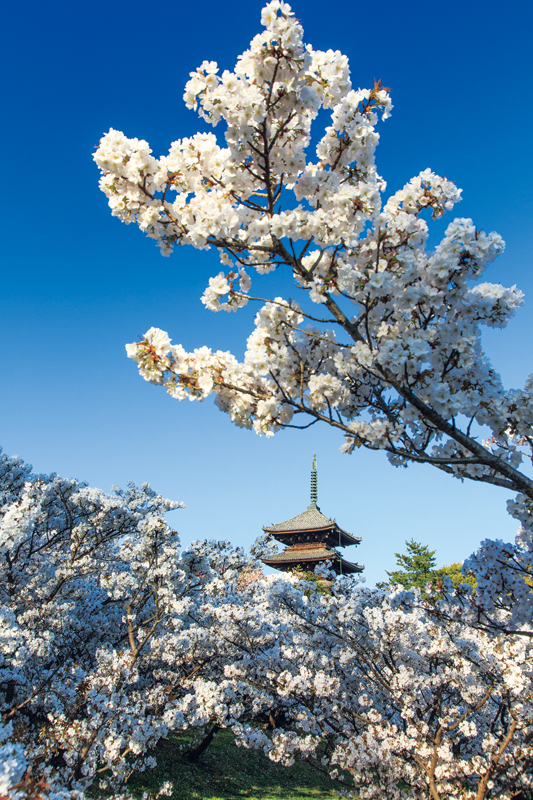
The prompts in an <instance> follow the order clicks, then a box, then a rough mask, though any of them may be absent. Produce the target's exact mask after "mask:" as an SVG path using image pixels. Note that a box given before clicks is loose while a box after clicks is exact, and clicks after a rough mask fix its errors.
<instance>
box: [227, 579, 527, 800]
mask: <svg viewBox="0 0 533 800" xmlns="http://www.w3.org/2000/svg"><path fill="white" fill-rule="evenodd" d="M445 588H446V590H447V591H446V593H445V594H446V596H445V597H444V598H442V596H441V593H440V592H439V596H436V597H434V598H433V599H432V600H429V601H427V600H423V598H422V597H421V594H420V590H418V589H416V590H414V591H413V592H405V591H402V590H401V588H400V589H399V590H398V589H396V590H393V591H391V590H389V589H387V588H385V587H383V588H381V589H379V590H375V589H370V590H369V589H365V588H364V587H362V586H361V585H360V584H359V578H357V577H343V578H340V579H337V580H336V581H335V582H334V584H333V587H332V591H331V594H330V595H323V594H321V593H320V592H318V591H317V590H316V586H315V585H314V584H313V583H311V582H305V581H298V579H297V578H296V577H295V578H293V582H292V585H291V583H290V582H289V581H287V580H280V579H265V580H264V581H263V582H262V583H260V584H258V585H256V586H255V592H256V594H255V597H254V599H253V601H252V602H249V603H247V602H246V598H245V602H241V603H239V605H238V606H236V607H235V608H233V609H231V607H230V606H229V605H227V604H225V605H224V607H223V608H220V607H217V608H216V609H214V613H216V614H217V616H218V618H219V619H223V620H224V624H225V627H226V630H227V635H229V636H231V637H232V639H233V641H234V643H241V650H242V653H241V655H240V658H239V659H238V660H235V661H234V662H233V663H231V664H228V665H227V667H226V669H225V674H226V675H227V676H230V677H231V678H232V680H233V681H234V685H235V687H236V688H237V687H239V691H240V692H241V694H243V695H244V694H245V693H246V692H247V693H248V695H249V697H250V699H252V698H253V699H254V701H255V702H256V703H257V704H260V703H263V704H268V703H274V702H276V703H277V704H278V705H279V704H284V706H283V708H284V717H285V722H284V724H283V726H282V727H280V728H277V729H275V730H274V732H273V735H272V736H271V737H267V736H266V735H265V733H264V732H263V731H261V730H259V729H258V727H257V726H255V725H250V724H242V723H239V722H238V723H237V724H236V725H235V726H234V730H235V731H236V733H237V736H238V739H239V741H240V742H241V744H242V745H243V746H246V747H259V748H262V749H264V751H265V752H266V753H267V754H268V755H269V757H270V758H272V759H273V760H275V761H279V762H281V763H283V764H286V765H290V764H292V763H293V762H294V758H295V757H296V756H299V757H304V758H306V759H308V760H310V762H311V763H314V764H315V766H316V768H317V769H325V770H328V771H329V772H330V774H332V776H333V777H336V778H337V779H338V780H339V781H340V783H341V786H343V788H344V791H345V792H346V795H347V796H349V797H354V798H355V797H361V798H369V799H370V798H376V800H377V799H378V798H379V799H380V800H381V798H386V799H387V800H400V798H417V799H420V800H422V799H424V800H425V799H426V798H428V797H429V798H431V800H445V799H446V800H452V798H454V799H455V798H462V799H463V800H484V799H485V798H487V799H488V798H500V800H504V798H505V800H510V798H513V797H518V796H529V795H528V794H527V792H528V791H531V788H532V785H533V777H532V776H533V771H532V768H533V745H532V741H533V685H532V671H531V657H532V643H531V640H530V639H529V638H528V637H520V636H514V637H511V636H506V637H502V636H501V635H495V634H494V632H487V631H483V630H480V629H479V628H476V627H475V626H471V625H469V624H468V622H466V624H465V621H464V620H463V619H462V618H461V616H460V615H459V614H456V613H455V612H456V611H457V610H458V608H459V607H460V606H457V601H456V598H455V597H454V595H453V591H452V584H451V581H450V580H449V579H447V586H446V587H445ZM258 606H259V607H261V608H262V609H264V613H263V616H262V619H261V625H262V629H261V633H262V642H261V646H259V644H257V645H256V647H257V650H259V652H257V651H256V652H251V651H250V648H249V646H247V645H246V635H247V632H248V631H249V630H250V627H251V626H253V625H254V623H255V624H256V625H257V622H256V620H257V607H258ZM280 621H281V622H282V624H281V625H280V624H279V622H280ZM269 639H270V641H269ZM521 792H525V793H526V794H525V795H522V794H521Z"/></svg>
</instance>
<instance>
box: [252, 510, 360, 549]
mask: <svg viewBox="0 0 533 800" xmlns="http://www.w3.org/2000/svg"><path fill="white" fill-rule="evenodd" d="M331 528H333V529H334V530H336V531H340V533H341V534H342V538H343V540H344V541H343V544H344V543H345V544H359V542H360V541H361V537H360V536H353V534H351V533H348V531H345V530H343V529H342V528H341V527H339V525H337V523H336V522H335V520H333V519H329V517H326V516H325V515H324V514H323V513H322V512H321V511H320V509H319V508H318V506H317V505H315V504H312V505H310V506H309V507H308V508H306V510H305V511H302V513H301V514H298V515H297V516H296V517H291V518H290V519H287V520H285V522H278V523H277V524H275V525H265V526H263V530H264V531H265V533H272V534H274V536H275V535H276V534H277V533H291V532H293V531H313V530H317V531H323V530H328V529H331Z"/></svg>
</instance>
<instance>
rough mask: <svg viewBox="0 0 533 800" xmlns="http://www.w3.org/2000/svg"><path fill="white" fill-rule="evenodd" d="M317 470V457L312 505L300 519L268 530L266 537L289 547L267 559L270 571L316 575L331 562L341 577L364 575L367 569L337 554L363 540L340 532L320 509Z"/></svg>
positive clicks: (287, 521)
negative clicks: (318, 566) (363, 572)
mask: <svg viewBox="0 0 533 800" xmlns="http://www.w3.org/2000/svg"><path fill="white" fill-rule="evenodd" d="M316 501H317V470H316V456H313V468H312V470H311V505H309V506H307V508H306V510H305V511H303V512H302V513H301V514H298V516H297V517H292V518H291V519H288V520H286V521H285V522H278V524H277V525H269V526H264V527H263V530H264V531H265V533H269V534H270V535H271V536H273V537H274V539H276V540H277V541H278V542H281V544H284V545H285V550H283V551H282V552H281V553H277V554H276V555H275V556H273V557H272V558H265V559H263V563H264V564H266V565H267V566H268V567H275V568H276V569H280V570H284V571H285V572H290V571H291V570H293V569H298V568H299V569H303V570H305V571H306V572H307V571H309V572H313V570H314V569H315V567H316V566H317V564H320V563H321V562H323V561H331V566H332V568H333V569H334V570H335V572H336V573H337V575H350V574H351V573H353V572H362V571H363V569H364V567H363V566H361V565H359V564H352V563H351V562H350V561H345V559H344V558H342V556H341V555H340V554H339V553H338V552H337V550H336V548H337V547H346V546H347V545H352V544H359V543H360V541H361V537H360V536H352V534H351V533H348V532H347V531H344V530H343V529H342V528H340V527H339V526H338V525H337V523H336V522H335V520H334V519H333V520H332V519H328V517H326V516H324V514H322V512H321V511H320V508H319V507H318V506H317V503H316Z"/></svg>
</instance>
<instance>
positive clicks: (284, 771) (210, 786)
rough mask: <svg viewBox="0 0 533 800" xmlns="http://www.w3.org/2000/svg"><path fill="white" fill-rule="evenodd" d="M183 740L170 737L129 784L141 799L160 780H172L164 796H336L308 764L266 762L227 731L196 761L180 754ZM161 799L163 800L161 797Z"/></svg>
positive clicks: (298, 799)
mask: <svg viewBox="0 0 533 800" xmlns="http://www.w3.org/2000/svg"><path fill="white" fill-rule="evenodd" d="M186 743H187V740H186V739H185V738H169V739H167V740H165V741H163V742H160V744H159V745H158V747H157V750H156V752H155V753H154V755H155V757H156V758H157V767H156V768H155V769H154V770H151V771H149V772H148V771H147V772H145V773H138V774H136V775H134V776H132V778H131V779H130V781H129V783H128V788H129V789H130V791H132V792H133V793H134V794H135V795H137V796H138V797H140V796H141V795H142V793H143V792H148V793H149V794H151V795H152V796H153V795H155V794H157V791H158V788H159V786H160V785H161V784H162V783H163V782H164V781H172V782H173V784H174V792H173V794H172V797H171V798H169V799H168V800H233V798H235V799H236V798H247V799H248V800H334V798H335V799H336V798H337V792H336V788H340V787H339V785H338V784H336V783H335V782H334V781H332V780H330V779H329V778H328V777H327V776H325V775H322V774H321V773H319V772H318V771H317V770H315V769H314V768H313V767H312V766H310V765H309V764H306V763H303V762H296V763H295V764H294V765H293V766H292V767H283V766H281V765H280V764H275V763H274V762H272V761H270V760H269V759H268V758H267V757H266V756H265V755H264V754H263V752H262V751H261V750H246V749H245V748H243V747H237V746H236V745H235V744H234V740H233V734H232V733H231V731H227V730H223V731H219V733H218V734H217V735H216V736H215V738H214V740H213V741H212V743H211V744H210V746H209V747H208V749H207V750H206V751H205V752H204V753H203V754H202V755H201V756H200V758H199V760H198V761H197V762H196V763H192V764H191V763H190V762H189V761H188V760H187V759H186V758H185V756H184V755H183V754H182V748H181V747H180V745H186ZM161 800H167V798H166V797H162V798H161Z"/></svg>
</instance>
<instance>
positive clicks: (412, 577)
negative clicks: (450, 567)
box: [387, 539, 440, 589]
mask: <svg viewBox="0 0 533 800" xmlns="http://www.w3.org/2000/svg"><path fill="white" fill-rule="evenodd" d="M405 544H406V546H407V553H406V554H401V553H395V554H394V555H395V556H396V565H397V567H398V569H396V570H394V571H393V572H387V575H388V576H389V579H390V580H389V584H390V585H391V586H393V585H395V584H398V583H401V584H402V586H404V587H405V588H406V589H410V588H411V587H415V588H420V589H422V588H423V587H424V586H425V585H426V583H428V581H431V580H437V579H438V578H439V577H440V575H439V571H437V569H436V566H437V562H436V559H435V550H430V549H429V547H428V546H427V545H425V544H420V543H419V542H415V540H414V539H411V540H410V541H407V540H406V542H405Z"/></svg>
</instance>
